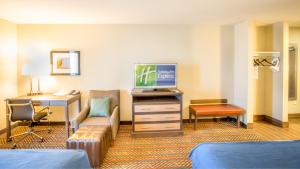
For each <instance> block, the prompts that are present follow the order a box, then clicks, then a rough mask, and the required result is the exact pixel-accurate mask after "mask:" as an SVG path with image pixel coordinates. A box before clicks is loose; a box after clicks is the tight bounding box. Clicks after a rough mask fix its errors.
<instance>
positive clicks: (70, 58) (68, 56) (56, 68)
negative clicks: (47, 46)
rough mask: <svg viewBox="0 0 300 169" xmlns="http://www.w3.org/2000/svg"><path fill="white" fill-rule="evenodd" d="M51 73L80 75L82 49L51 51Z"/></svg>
mask: <svg viewBox="0 0 300 169" xmlns="http://www.w3.org/2000/svg"><path fill="white" fill-rule="evenodd" d="M50 59H51V75H69V76H76V75H80V51H51V53H50Z"/></svg>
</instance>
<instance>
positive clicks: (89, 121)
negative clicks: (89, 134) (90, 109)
mask: <svg viewBox="0 0 300 169" xmlns="http://www.w3.org/2000/svg"><path fill="white" fill-rule="evenodd" d="M96 125H102V126H110V118H109V117H88V118H86V119H85V120H84V121H83V122H82V123H80V124H79V127H82V126H96Z"/></svg>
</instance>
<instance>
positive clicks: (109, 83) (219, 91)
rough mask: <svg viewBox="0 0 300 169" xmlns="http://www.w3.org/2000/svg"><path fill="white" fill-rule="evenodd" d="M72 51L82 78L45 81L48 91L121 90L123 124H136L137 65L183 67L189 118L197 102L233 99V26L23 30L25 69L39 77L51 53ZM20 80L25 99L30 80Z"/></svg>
mask: <svg viewBox="0 0 300 169" xmlns="http://www.w3.org/2000/svg"><path fill="white" fill-rule="evenodd" d="M70 49H75V50H80V51H81V75H80V76H75V77H70V76H55V77H54V76H53V77H50V76H48V77H44V78H43V79H42V81H41V88H42V91H43V92H53V91H57V90H60V89H79V90H82V91H87V90H90V89H120V90H121V120H122V121H126V120H131V96H130V91H131V89H132V88H133V64H134V63H139V62H171V63H173V62H177V63H178V88H179V89H181V90H182V91H183V92H184V106H183V109H184V117H185V118H187V117H188V104H189V101H190V100H191V99H201V98H229V99H232V98H233V28H232V27H230V26H229V27H226V26H225V27H222V26H218V25H18V53H19V55H18V56H19V59H18V66H19V68H20V67H21V66H22V64H24V63H31V64H33V65H34V67H35V70H36V71H42V72H47V70H48V69H49V62H50V56H49V53H50V51H51V50H70ZM19 73H20V72H19ZM18 80H19V85H18V89H19V92H20V94H24V93H26V92H28V91H29V89H28V87H29V81H28V79H27V78H25V77H23V76H21V75H20V74H19V76H18ZM83 102H84V98H83ZM55 113H56V114H61V112H55ZM60 118H63V116H62V115H57V118H56V119H55V120H59V119H60Z"/></svg>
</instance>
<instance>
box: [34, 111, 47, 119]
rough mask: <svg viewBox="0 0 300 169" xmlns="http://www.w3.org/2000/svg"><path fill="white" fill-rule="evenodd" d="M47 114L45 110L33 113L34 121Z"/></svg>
mask: <svg viewBox="0 0 300 169" xmlns="http://www.w3.org/2000/svg"><path fill="white" fill-rule="evenodd" d="M47 115H48V114H47V112H40V113H36V114H35V115H34V121H40V120H41V119H42V118H44V117H46V116H47Z"/></svg>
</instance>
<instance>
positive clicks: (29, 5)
mask: <svg viewBox="0 0 300 169" xmlns="http://www.w3.org/2000/svg"><path fill="white" fill-rule="evenodd" d="M0 18H2V19H6V20H9V21H12V22H15V23H91V24H94V23H99V24H201V23H203V22H205V23H207V22H209V23H218V24H230V23H234V22H238V21H242V20H248V19H250V20H257V21H262V22H266V23H269V22H276V21H291V22H298V21H300V0H0Z"/></svg>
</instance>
